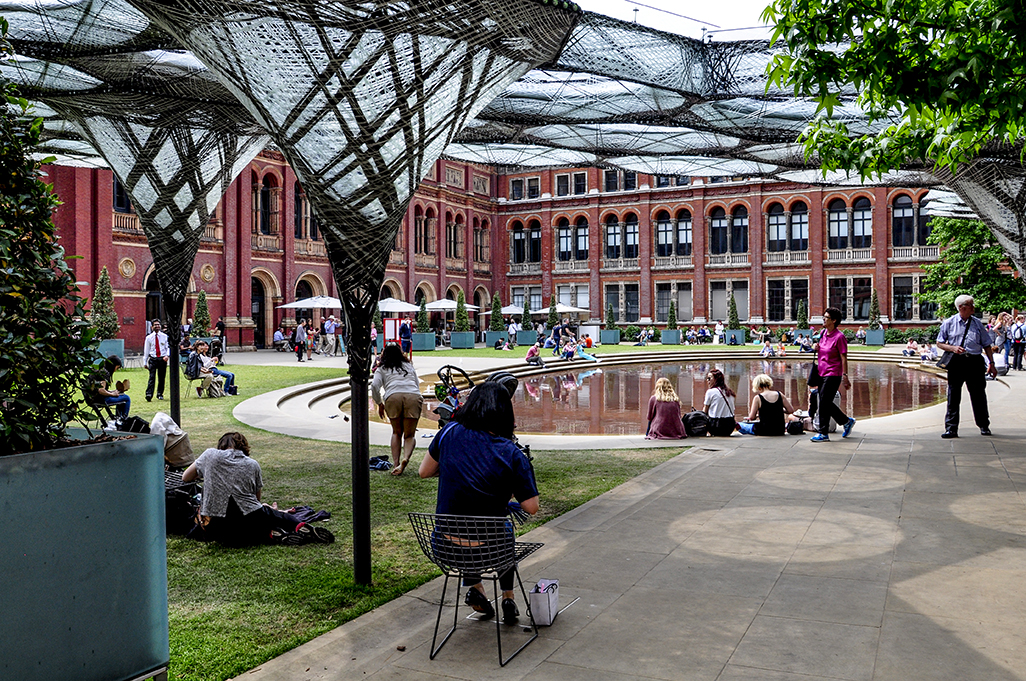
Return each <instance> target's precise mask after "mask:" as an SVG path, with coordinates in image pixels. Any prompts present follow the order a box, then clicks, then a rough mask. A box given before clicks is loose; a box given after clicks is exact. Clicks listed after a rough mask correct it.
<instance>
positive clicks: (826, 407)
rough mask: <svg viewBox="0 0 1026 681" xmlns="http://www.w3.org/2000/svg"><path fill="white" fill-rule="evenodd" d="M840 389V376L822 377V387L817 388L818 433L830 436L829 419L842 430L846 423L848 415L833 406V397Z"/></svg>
mask: <svg viewBox="0 0 1026 681" xmlns="http://www.w3.org/2000/svg"><path fill="white" fill-rule="evenodd" d="M840 387H841V377H840V376H824V377H823V385H821V386H819V432H820V434H821V435H830V417H831V416H832V417H833V419H834V420H835V421H837V425H839V426H841V427H842V428H843V427H844V425H845V424H846V423H848V415H847V414H845V413H844V412H843V411H842V410H841V408H840V407H838V406H837V405H836V404H834V395H836V394H837V389H838V388H840Z"/></svg>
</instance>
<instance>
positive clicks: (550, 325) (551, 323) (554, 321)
mask: <svg viewBox="0 0 1026 681" xmlns="http://www.w3.org/2000/svg"><path fill="white" fill-rule="evenodd" d="M557 326H559V313H558V312H556V296H552V302H551V303H550V304H549V318H548V319H546V320H545V328H546V329H547V330H548V331H549V332H550V333H551V331H552V330H553V329H554V328H556V327H557Z"/></svg>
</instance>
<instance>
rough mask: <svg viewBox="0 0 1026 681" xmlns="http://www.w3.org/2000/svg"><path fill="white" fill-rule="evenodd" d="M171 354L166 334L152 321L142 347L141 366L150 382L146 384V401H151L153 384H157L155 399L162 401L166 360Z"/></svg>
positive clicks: (156, 322)
mask: <svg viewBox="0 0 1026 681" xmlns="http://www.w3.org/2000/svg"><path fill="white" fill-rule="evenodd" d="M171 354H173V353H172V350H171V348H170V347H169V346H168V343H167V334H165V333H164V332H163V331H161V330H160V322H159V321H157V320H153V323H152V324H150V334H149V335H148V336H146V343H145V344H144V345H143V364H144V365H145V366H146V368H147V369H149V371H150V380H149V381H147V383H146V401H147V402H149V401H151V400H152V399H153V383H154V379H156V383H157V399H158V400H162V399H164V379H165V378H166V377H167V360H168V357H169V356H170V355H171Z"/></svg>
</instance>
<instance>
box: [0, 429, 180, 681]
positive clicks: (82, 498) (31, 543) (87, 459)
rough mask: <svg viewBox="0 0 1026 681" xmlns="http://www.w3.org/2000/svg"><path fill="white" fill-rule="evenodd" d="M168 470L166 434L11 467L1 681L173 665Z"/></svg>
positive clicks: (0, 620) (2, 495)
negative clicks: (166, 518) (166, 514)
mask: <svg viewBox="0 0 1026 681" xmlns="http://www.w3.org/2000/svg"><path fill="white" fill-rule="evenodd" d="M73 435H75V436H81V437H85V433H84V431H79V432H74V431H73ZM163 468H164V443H163V438H161V437H159V436H155V435H139V436H137V437H134V438H123V439H118V440H116V441H113V442H102V443H97V444H83V445H80V446H78V447H67V448H64V449H55V450H49V451H42V452H32V453H28V454H16V455H12V456H2V457H0V508H3V509H4V512H3V513H2V514H0V547H2V548H0V552H2V556H3V558H2V560H3V565H4V568H3V574H4V581H5V584H6V585H7V587H6V588H4V589H2V590H0V626H2V627H3V631H4V635H3V636H2V637H0V660H2V661H3V662H2V664H0V669H2V673H0V676H3V678H9V679H19V681H35V680H37V679H38V680H40V681H42V680H44V679H45V680H50V679H77V680H80V681H92V680H96V681H99V680H101V679H103V680H105V679H134V678H139V677H142V676H144V675H147V676H148V675H149V673H150V672H153V671H155V670H159V669H160V668H162V667H166V666H167V663H168V661H169V659H170V653H169V649H168V612H167V555H166V550H165V546H166V543H165V525H164V482H163V481H164V477H163V475H162V472H163Z"/></svg>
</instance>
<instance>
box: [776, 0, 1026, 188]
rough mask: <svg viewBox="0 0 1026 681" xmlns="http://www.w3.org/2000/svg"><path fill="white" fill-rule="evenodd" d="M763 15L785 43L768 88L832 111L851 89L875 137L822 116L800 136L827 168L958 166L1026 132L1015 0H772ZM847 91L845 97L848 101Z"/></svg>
mask: <svg viewBox="0 0 1026 681" xmlns="http://www.w3.org/2000/svg"><path fill="white" fill-rule="evenodd" d="M763 20H764V21H766V22H767V23H770V24H775V26H776V28H775V32H774V34H773V39H774V40H777V41H779V42H780V43H783V46H784V47H785V48H786V50H785V51H784V52H782V53H780V54H778V55H777V56H775V57H774V59H773V61H772V62H771V64H770V69H769V75H770V83H771V85H776V86H779V87H782V88H792V89H793V91H794V94H795V95H797V96H799V97H810V98H812V99H814V100H816V101H817V102H818V104H819V107H820V110H821V111H822V112H824V113H827V114H830V113H831V112H832V111H833V109H834V108H835V107H836V106H838V105H839V104H840V103H841V102H842V100H843V99H844V95H845V94H847V93H850V92H851V88H852V87H854V89H855V92H856V93H857V95H858V104H859V105H860V107H861V108H862V109H863V110H865V111H866V112H867V114H868V116H869V117H870V119H871V121H873V122H876V123H879V124H880V125H881V126H882V128H883V129H882V131H881V132H879V133H869V134H862V133H861V132H856V131H854V130H853V129H851V128H849V127H848V126H847V125H845V124H844V123H841V122H831V121H829V120H827V119H826V118H821V119H819V120H817V121H816V122H815V123H813V124H812V125H811V126H810V127H809V128H808V129H807V130H806V131H805V133H804V143H805V148H806V151H807V152H808V153H810V154H812V153H815V154H818V155H819V156H820V158H821V161H822V164H823V167H824V168H826V169H838V168H840V169H846V170H855V171H858V172H859V173H861V174H862V176H863V177H867V176H869V175H872V174H876V173H881V172H884V171H886V170H890V169H894V168H898V167H900V165H901V164H902V163H903V162H905V161H926V162H928V163H931V164H932V163H937V164H938V165H940V166H944V167H948V168H950V169H952V170H955V169H956V168H957V166H958V165H959V164H961V163H964V162H965V161H966V160H967V159H970V158H973V157H975V156H977V155H978V154H979V152H980V151H981V148H983V147H985V146H986V145H988V144H989V143H991V142H992V141H994V140H995V139H997V140H998V141H1001V142H1005V143H1008V144H1012V145H1017V144H1019V143H1020V142H1021V140H1022V137H1023V131H1024V129H1026V88H1024V86H1023V84H1024V81H1023V73H1024V67H1026V22H1024V21H1023V20H1022V7H1021V5H1020V4H1019V3H1016V2H1012V0H980V1H979V2H950V1H949V0H860V1H859V2H854V1H853V0H840V1H834V0H806V1H803V2H795V1H794V0H773V2H772V3H771V4H770V5H769V7H767V8H766V10H765V12H764V13H763ZM849 99H850V98H849Z"/></svg>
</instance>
